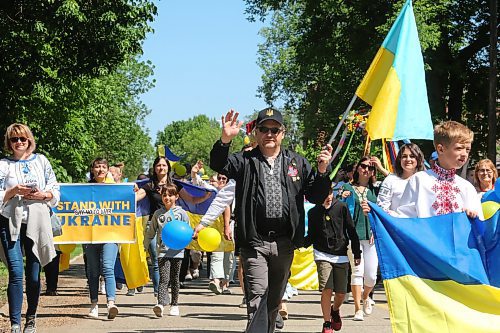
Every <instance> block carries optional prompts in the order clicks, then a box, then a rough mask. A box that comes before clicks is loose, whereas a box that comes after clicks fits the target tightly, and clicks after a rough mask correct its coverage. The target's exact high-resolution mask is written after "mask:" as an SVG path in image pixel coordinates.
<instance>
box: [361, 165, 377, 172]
mask: <svg viewBox="0 0 500 333" xmlns="http://www.w3.org/2000/svg"><path fill="white" fill-rule="evenodd" d="M359 166H360V167H361V169H363V170H366V169H368V170H370V171H375V167H374V166H373V165H370V164H360V165H359Z"/></svg>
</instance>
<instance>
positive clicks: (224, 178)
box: [217, 177, 227, 181]
mask: <svg viewBox="0 0 500 333" xmlns="http://www.w3.org/2000/svg"><path fill="white" fill-rule="evenodd" d="M217 180H224V181H227V177H217Z"/></svg>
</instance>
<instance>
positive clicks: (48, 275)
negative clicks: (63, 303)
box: [43, 251, 61, 291]
mask: <svg viewBox="0 0 500 333" xmlns="http://www.w3.org/2000/svg"><path fill="white" fill-rule="evenodd" d="M60 257H61V252H59V251H57V256H56V257H55V258H54V259H52V261H51V262H49V263H48V264H47V265H45V266H44V267H43V271H44V272H45V282H46V284H47V291H57V283H58V282H59V258H60Z"/></svg>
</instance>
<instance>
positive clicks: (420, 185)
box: [397, 163, 483, 219]
mask: <svg viewBox="0 0 500 333" xmlns="http://www.w3.org/2000/svg"><path fill="white" fill-rule="evenodd" d="M465 209H469V210H471V211H474V212H476V213H478V216H479V217H480V218H481V219H482V218H483V214H482V207H481V201H480V200H479V198H478V196H477V193H476V189H475V188H474V186H473V185H472V184H471V183H469V182H468V181H467V180H465V179H463V178H461V177H459V176H457V175H456V170H455V169H453V170H446V169H443V168H441V167H440V166H439V165H438V164H437V163H436V164H434V167H433V168H432V169H430V170H426V171H420V172H417V173H416V174H415V175H414V176H412V177H411V178H410V180H409V181H408V184H407V185H406V188H405V190H404V193H403V195H402V197H401V200H400V203H399V207H398V209H397V215H398V216H400V217H431V216H437V215H443V214H448V213H454V212H462V211H464V210H465Z"/></svg>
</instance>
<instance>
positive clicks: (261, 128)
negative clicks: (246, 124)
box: [257, 126, 282, 134]
mask: <svg viewBox="0 0 500 333" xmlns="http://www.w3.org/2000/svg"><path fill="white" fill-rule="evenodd" d="M257 129H258V130H259V132H261V133H262V134H267V133H268V132H271V133H272V134H278V133H280V132H281V131H282V130H281V128H279V127H266V126H259V127H257Z"/></svg>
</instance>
